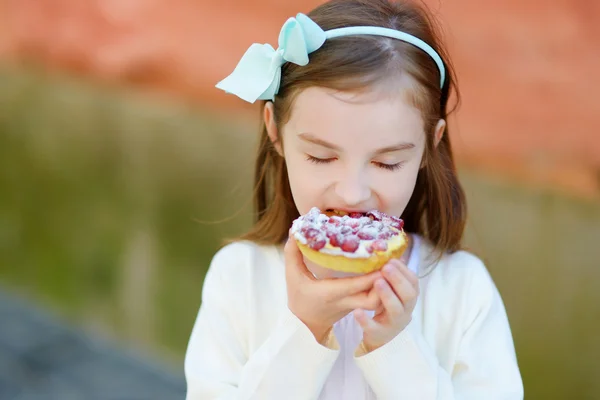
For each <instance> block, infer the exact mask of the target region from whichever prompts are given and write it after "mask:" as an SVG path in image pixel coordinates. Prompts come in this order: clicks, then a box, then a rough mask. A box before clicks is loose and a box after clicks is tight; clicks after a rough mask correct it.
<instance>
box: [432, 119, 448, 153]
mask: <svg viewBox="0 0 600 400" xmlns="http://www.w3.org/2000/svg"><path fill="white" fill-rule="evenodd" d="M444 132H446V120H444V119H440V120H439V121H438V123H437V125H436V126H435V131H434V134H433V145H434V147H437V145H438V144H440V140H442V137H443V136H444Z"/></svg>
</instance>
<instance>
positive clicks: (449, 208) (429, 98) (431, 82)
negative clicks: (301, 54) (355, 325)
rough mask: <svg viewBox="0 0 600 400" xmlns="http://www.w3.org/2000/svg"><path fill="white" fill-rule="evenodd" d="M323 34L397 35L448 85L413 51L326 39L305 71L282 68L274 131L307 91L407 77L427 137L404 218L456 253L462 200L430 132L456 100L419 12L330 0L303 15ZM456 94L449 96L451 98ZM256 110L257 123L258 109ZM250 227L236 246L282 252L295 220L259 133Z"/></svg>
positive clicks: (446, 157)
mask: <svg viewBox="0 0 600 400" xmlns="http://www.w3.org/2000/svg"><path fill="white" fill-rule="evenodd" d="M307 15H308V16H309V17H310V18H311V19H312V20H313V21H315V22H316V23H317V24H318V25H319V26H320V27H321V28H322V29H323V30H329V29H335V28H340V27H346V26H356V25H370V26H381V27H387V28H393V29H397V30H400V31H403V32H407V33H410V34H412V35H414V36H416V37H418V38H420V39H421V40H424V41H425V42H426V43H428V44H429V45H430V46H431V47H433V48H434V49H435V50H436V51H437V52H438V54H439V55H440V57H442V59H443V60H444V64H445V67H446V80H445V83H444V86H443V87H442V88H440V85H439V82H440V75H439V70H438V69H437V66H436V65H435V63H434V61H433V60H432V59H431V58H430V56H429V55H427V54H426V53H425V52H423V51H422V50H420V49H419V48H417V47H415V46H412V45H410V44H407V43H405V42H403V41H400V40H396V39H391V38H387V37H381V36H366V35H365V36H346V37H340V38H336V39H330V40H328V41H326V42H325V44H324V45H323V46H322V47H321V48H320V49H319V50H317V51H315V52H314V53H312V54H311V55H310V62H309V64H308V65H306V66H298V65H295V64H292V63H286V64H285V65H284V66H283V67H282V75H281V86H280V89H279V92H278V94H277V96H276V98H275V102H274V117H275V121H276V122H277V126H278V128H279V131H280V132H281V127H282V126H283V124H285V123H286V122H287V120H288V118H289V116H290V111H291V108H292V104H293V101H294V98H295V96H296V95H297V94H298V93H299V92H300V91H301V90H302V89H305V88H307V87H311V86H319V87H324V88H330V89H334V90H342V91H358V90H365V89H368V88H370V87H373V85H376V84H381V83H385V82H383V81H389V80H390V79H393V78H394V77H398V76H399V75H401V74H403V73H406V74H408V76H410V77H411V78H412V81H413V82H414V83H416V84H415V85H414V90H413V91H412V92H413V93H412V100H413V101H414V102H415V105H416V106H417V107H418V108H419V109H420V110H421V111H422V115H423V120H424V125H425V126H424V128H425V132H426V134H427V140H426V147H425V153H424V156H423V167H422V168H421V169H420V171H419V173H418V176H417V182H416V187H415V190H414V192H413V194H412V196H411V199H410V201H409V203H408V205H407V207H406V209H405V211H404V213H403V215H402V218H403V219H404V221H405V225H404V226H405V230H406V231H407V232H413V233H418V234H420V235H422V236H423V237H425V238H427V239H428V240H429V241H430V242H431V243H432V244H433V245H434V246H435V248H436V253H438V255H439V256H440V257H441V255H442V254H443V253H444V252H448V251H449V252H453V251H456V250H458V249H460V247H461V240H462V235H463V231H464V226H465V220H466V203H465V195H464V192H463V190H462V187H461V185H460V183H459V181H458V178H457V173H456V168H455V165H454V159H453V156H452V149H451V147H450V138H449V135H448V131H447V129H446V132H445V134H444V135H443V137H442V139H441V141H440V143H439V144H438V145H437V147H436V146H435V144H434V130H435V126H436V124H437V122H438V120H439V119H440V118H443V119H446V120H447V117H448V114H449V113H450V112H451V111H452V110H450V111H449V110H448V99H449V97H450V95H451V94H455V96H456V99H457V104H458V99H459V98H458V93H457V91H456V87H455V82H456V81H455V75H454V71H453V69H452V66H451V64H450V62H449V58H448V56H447V54H446V52H445V50H444V49H443V47H442V44H441V42H440V39H439V37H438V35H437V33H436V32H435V30H434V26H433V23H432V21H431V18H430V16H429V14H428V11H427V9H426V8H425V7H424V6H420V5H417V4H415V3H414V2H409V1H399V2H389V1H387V0H333V1H329V2H327V3H325V4H323V5H321V6H319V7H317V8H316V9H314V10H313V11H311V12H310V13H309V14H307ZM453 92H454V93H453ZM265 104H266V103H265V102H263V104H262V106H261V115H262V112H263V109H264V105H265ZM255 184H256V187H255V194H254V201H255V209H256V223H255V224H254V226H253V227H252V229H251V230H250V231H249V232H248V233H246V234H245V235H243V236H242V237H241V238H240V239H242V240H250V241H253V242H256V243H259V244H280V243H282V242H283V241H284V240H285V239H286V238H287V236H288V230H289V228H290V226H291V224H292V221H293V220H294V219H295V218H297V217H298V216H299V214H298V210H297V208H296V206H295V204H294V200H293V198H292V193H291V189H290V184H289V181H288V174H287V168H286V164H285V160H284V158H283V157H282V156H280V155H279V154H278V153H277V151H276V150H275V147H274V145H273V143H272V142H271V140H270V139H269V137H268V135H267V131H266V128H265V126H264V121H263V123H262V127H261V138H260V142H259V150H258V157H257V159H256V167H255Z"/></svg>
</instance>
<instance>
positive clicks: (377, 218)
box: [367, 210, 382, 221]
mask: <svg viewBox="0 0 600 400" xmlns="http://www.w3.org/2000/svg"><path fill="white" fill-rule="evenodd" d="M367 217H369V218H371V219H374V220H375V221H381V217H382V216H381V212H379V211H377V210H372V211H369V212H367Z"/></svg>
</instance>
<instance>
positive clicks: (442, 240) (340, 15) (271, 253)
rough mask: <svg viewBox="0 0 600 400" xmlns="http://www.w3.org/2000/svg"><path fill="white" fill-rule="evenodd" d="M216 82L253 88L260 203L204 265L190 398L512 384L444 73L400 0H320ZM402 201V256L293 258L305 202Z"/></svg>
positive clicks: (487, 395)
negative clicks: (454, 141) (259, 124)
mask: <svg viewBox="0 0 600 400" xmlns="http://www.w3.org/2000/svg"><path fill="white" fill-rule="evenodd" d="M217 87H219V88H221V89H223V90H225V91H227V92H229V93H233V94H235V95H237V96H239V97H240V98H242V99H244V100H246V101H249V102H254V101H256V100H262V101H263V102H262V103H261V107H262V116H263V122H264V124H263V129H262V133H261V141H260V148H259V151H258V157H257V163H256V175H255V176H256V187H257V188H256V192H255V193H256V194H255V195H256V199H255V200H256V206H257V221H256V223H255V225H254V226H253V228H252V229H251V231H250V232H248V233H247V234H246V235H244V236H243V237H242V238H241V240H239V241H237V242H235V243H232V244H229V245H227V246H225V247H223V248H222V249H221V250H220V251H219V252H218V253H217V254H216V255H215V257H214V258H213V260H212V262H211V265H210V268H209V271H208V273H207V275H206V278H205V281H204V286H203V291H202V306H201V308H200V311H199V314H198V317H197V320H196V324H195V326H194V329H193V331H192V334H191V338H190V342H189V346H188V350H187V354H186V359H185V373H186V379H187V384H188V394H187V398H188V399H189V400H192V399H194V400H196V399H197V400H209V399H261V400H270V399H277V400H280V399H299V400H306V399H343V400H353V399H361V400H363V399H375V398H377V399H419V400H425V399H478V400H479V399H521V398H522V397H523V386H522V381H521V377H520V373H519V369H518V366H517V360H516V356H515V350H514V345H513V340H512V335H511V331H510V328H509V323H508V320H507V316H506V313H505V309H504V306H503V303H502V300H501V298H500V295H499V294H498V291H497V289H496V287H495V285H494V283H493V281H492V279H491V278H490V275H489V274H488V272H487V270H486V268H485V266H484V265H483V264H482V262H481V261H480V260H479V259H478V258H476V257H475V256H474V255H472V254H469V253H468V252H466V251H463V250H461V238H462V235H463V229H464V225H465V219H466V208H465V198H464V194H463V191H462V189H461V186H460V184H459V182H458V179H457V175H456V170H455V167H454V161H453V157H452V151H451V147H450V139H449V136H448V129H447V126H446V120H447V117H448V98H449V97H450V95H451V94H452V92H453V91H454V89H455V81H454V73H453V71H452V69H451V64H450V62H449V59H448V57H447V55H446V54H445V52H444V51H443V49H442V45H441V44H440V42H439V39H438V38H437V36H436V35H435V34H434V31H433V28H432V26H431V22H430V17H429V16H428V15H427V13H426V12H425V11H424V10H422V9H421V8H419V7H417V6H416V5H414V4H412V3H408V2H406V1H401V2H397V3H390V2H388V1H386V0H334V1H331V2H328V3H326V4H324V5H322V6H319V7H318V8H316V9H315V10H313V11H312V12H310V13H309V14H308V16H306V15H303V14H298V15H297V16H296V17H295V18H290V19H289V20H288V21H287V22H286V23H285V24H284V26H283V28H282V29H281V33H280V35H279V47H278V49H277V50H275V49H273V48H272V47H271V46H269V45H258V44H254V45H252V46H251V47H250V48H249V49H248V51H247V52H246V53H245V54H244V56H243V57H242V59H241V61H240V62H239V64H238V66H237V67H236V69H235V70H234V72H233V73H232V74H231V75H230V76H229V77H227V78H226V79H225V80H223V81H221V82H219V84H218V85H217ZM313 206H316V207H319V208H320V209H321V210H325V209H329V208H333V209H341V210H346V211H360V212H364V211H368V210H371V209H378V210H381V211H383V212H385V213H388V214H392V215H397V216H401V217H402V218H403V219H404V221H405V231H406V232H407V233H408V234H409V237H410V246H409V249H408V250H407V251H406V252H405V254H404V256H403V259H401V260H393V261H390V262H389V263H388V264H387V265H386V266H385V267H384V268H382V270H381V271H377V272H373V273H370V274H367V275H362V276H351V277H340V276H334V275H332V274H331V273H328V272H327V271H328V270H327V269H324V268H321V267H320V266H318V265H314V264H312V263H310V262H306V261H305V260H304V259H303V257H302V255H301V253H300V252H299V250H298V248H297V247H296V245H295V242H294V240H287V238H288V235H289V234H288V231H289V228H290V226H291V224H292V221H293V220H294V219H295V218H297V217H298V216H299V215H300V214H304V213H306V212H307V211H308V210H309V209H310V208H311V207H313Z"/></svg>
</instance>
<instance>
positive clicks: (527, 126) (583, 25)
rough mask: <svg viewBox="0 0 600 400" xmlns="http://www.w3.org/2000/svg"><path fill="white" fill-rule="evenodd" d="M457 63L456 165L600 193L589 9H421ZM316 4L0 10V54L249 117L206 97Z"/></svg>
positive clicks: (181, 0)
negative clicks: (434, 17)
mask: <svg viewBox="0 0 600 400" xmlns="http://www.w3.org/2000/svg"><path fill="white" fill-rule="evenodd" d="M427 2H428V3H429V5H430V7H431V8H432V9H433V10H434V11H435V12H436V13H437V14H438V16H439V18H441V20H442V22H443V27H444V31H445V36H446V39H447V41H448V44H449V46H450V49H451V52H452V54H453V56H454V63H455V66H456V68H457V71H458V75H459V83H460V88H461V92H462V106H461V109H460V110H459V114H458V117H457V119H456V120H454V121H452V129H453V130H452V135H453V136H454V144H455V146H456V149H457V153H458V154H459V156H460V160H461V163H462V164H463V165H475V166H477V168H479V169H483V170H488V171H494V172H499V173H501V174H505V175H509V176H511V177H513V178H518V179H526V180H528V181H530V182H537V183H543V184H545V185H553V186H558V187H560V188H563V189H566V190H570V191H574V192H577V193H580V194H584V195H592V196H598V195H599V194H600V134H599V133H598V132H597V127H599V126H600V102H599V101H598V100H597V99H596V97H597V93H595V90H596V91H597V90H599V89H600V76H599V74H598V71H600V45H599V43H600V24H598V23H597V22H598V21H600V2H598V1H596V0H553V1H552V2H549V1H542V0H502V1H492V0H489V1H478V0H451V1H445V2H442V1H441V0H439V1H433V0H429V1H427ZM319 3H321V2H320V1H316V0H305V1H299V0H296V1H290V0H286V1H280V0H279V1H278V0H254V1H239V0H237V1H232V0H226V1H218V2H217V1H207V0H170V1H168V2H167V1H158V0H127V1H123V0H103V1H99V0H86V1H82V0H44V1H43V2H40V1H38V0H12V1H11V0H5V1H0V58H2V59H5V60H11V61H16V62H23V61H27V62H35V63H41V64H43V65H45V66H46V67H48V68H51V69H59V70H67V71H70V72H74V73H77V74H81V75H84V76H90V77H93V78H95V79H98V80H100V81H104V82H112V83H115V82H116V83H117V84H127V85H141V86H143V87H147V88H151V89H158V90H160V91H164V92H166V93H169V94H173V95H176V96H180V97H181V98H182V99H185V100H192V101H194V102H197V103H199V104H206V105H210V106H218V107H232V108H234V109H238V110H240V112H245V111H248V110H250V109H251V108H250V107H248V106H247V105H244V104H241V101H238V100H237V99H235V98H234V97H233V96H228V95H226V94H224V93H221V92H220V91H218V90H216V89H214V88H213V87H214V84H215V83H216V82H217V81H218V80H219V79H221V78H223V77H224V76H226V75H227V74H228V73H229V72H230V71H231V70H232V69H233V67H234V66H235V64H236V62H237V60H238V59H239V57H240V56H241V55H242V54H243V52H244V51H245V49H246V48H247V46H248V45H249V44H251V43H252V42H261V43H264V42H268V43H271V44H273V45H274V46H275V45H276V41H277V34H278V31H279V28H280V26H281V24H282V23H283V22H284V21H285V19H286V18H287V17H289V16H292V15H294V14H295V13H296V12H307V11H309V10H310V9H311V8H312V7H313V6H315V5H317V4H319Z"/></svg>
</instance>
